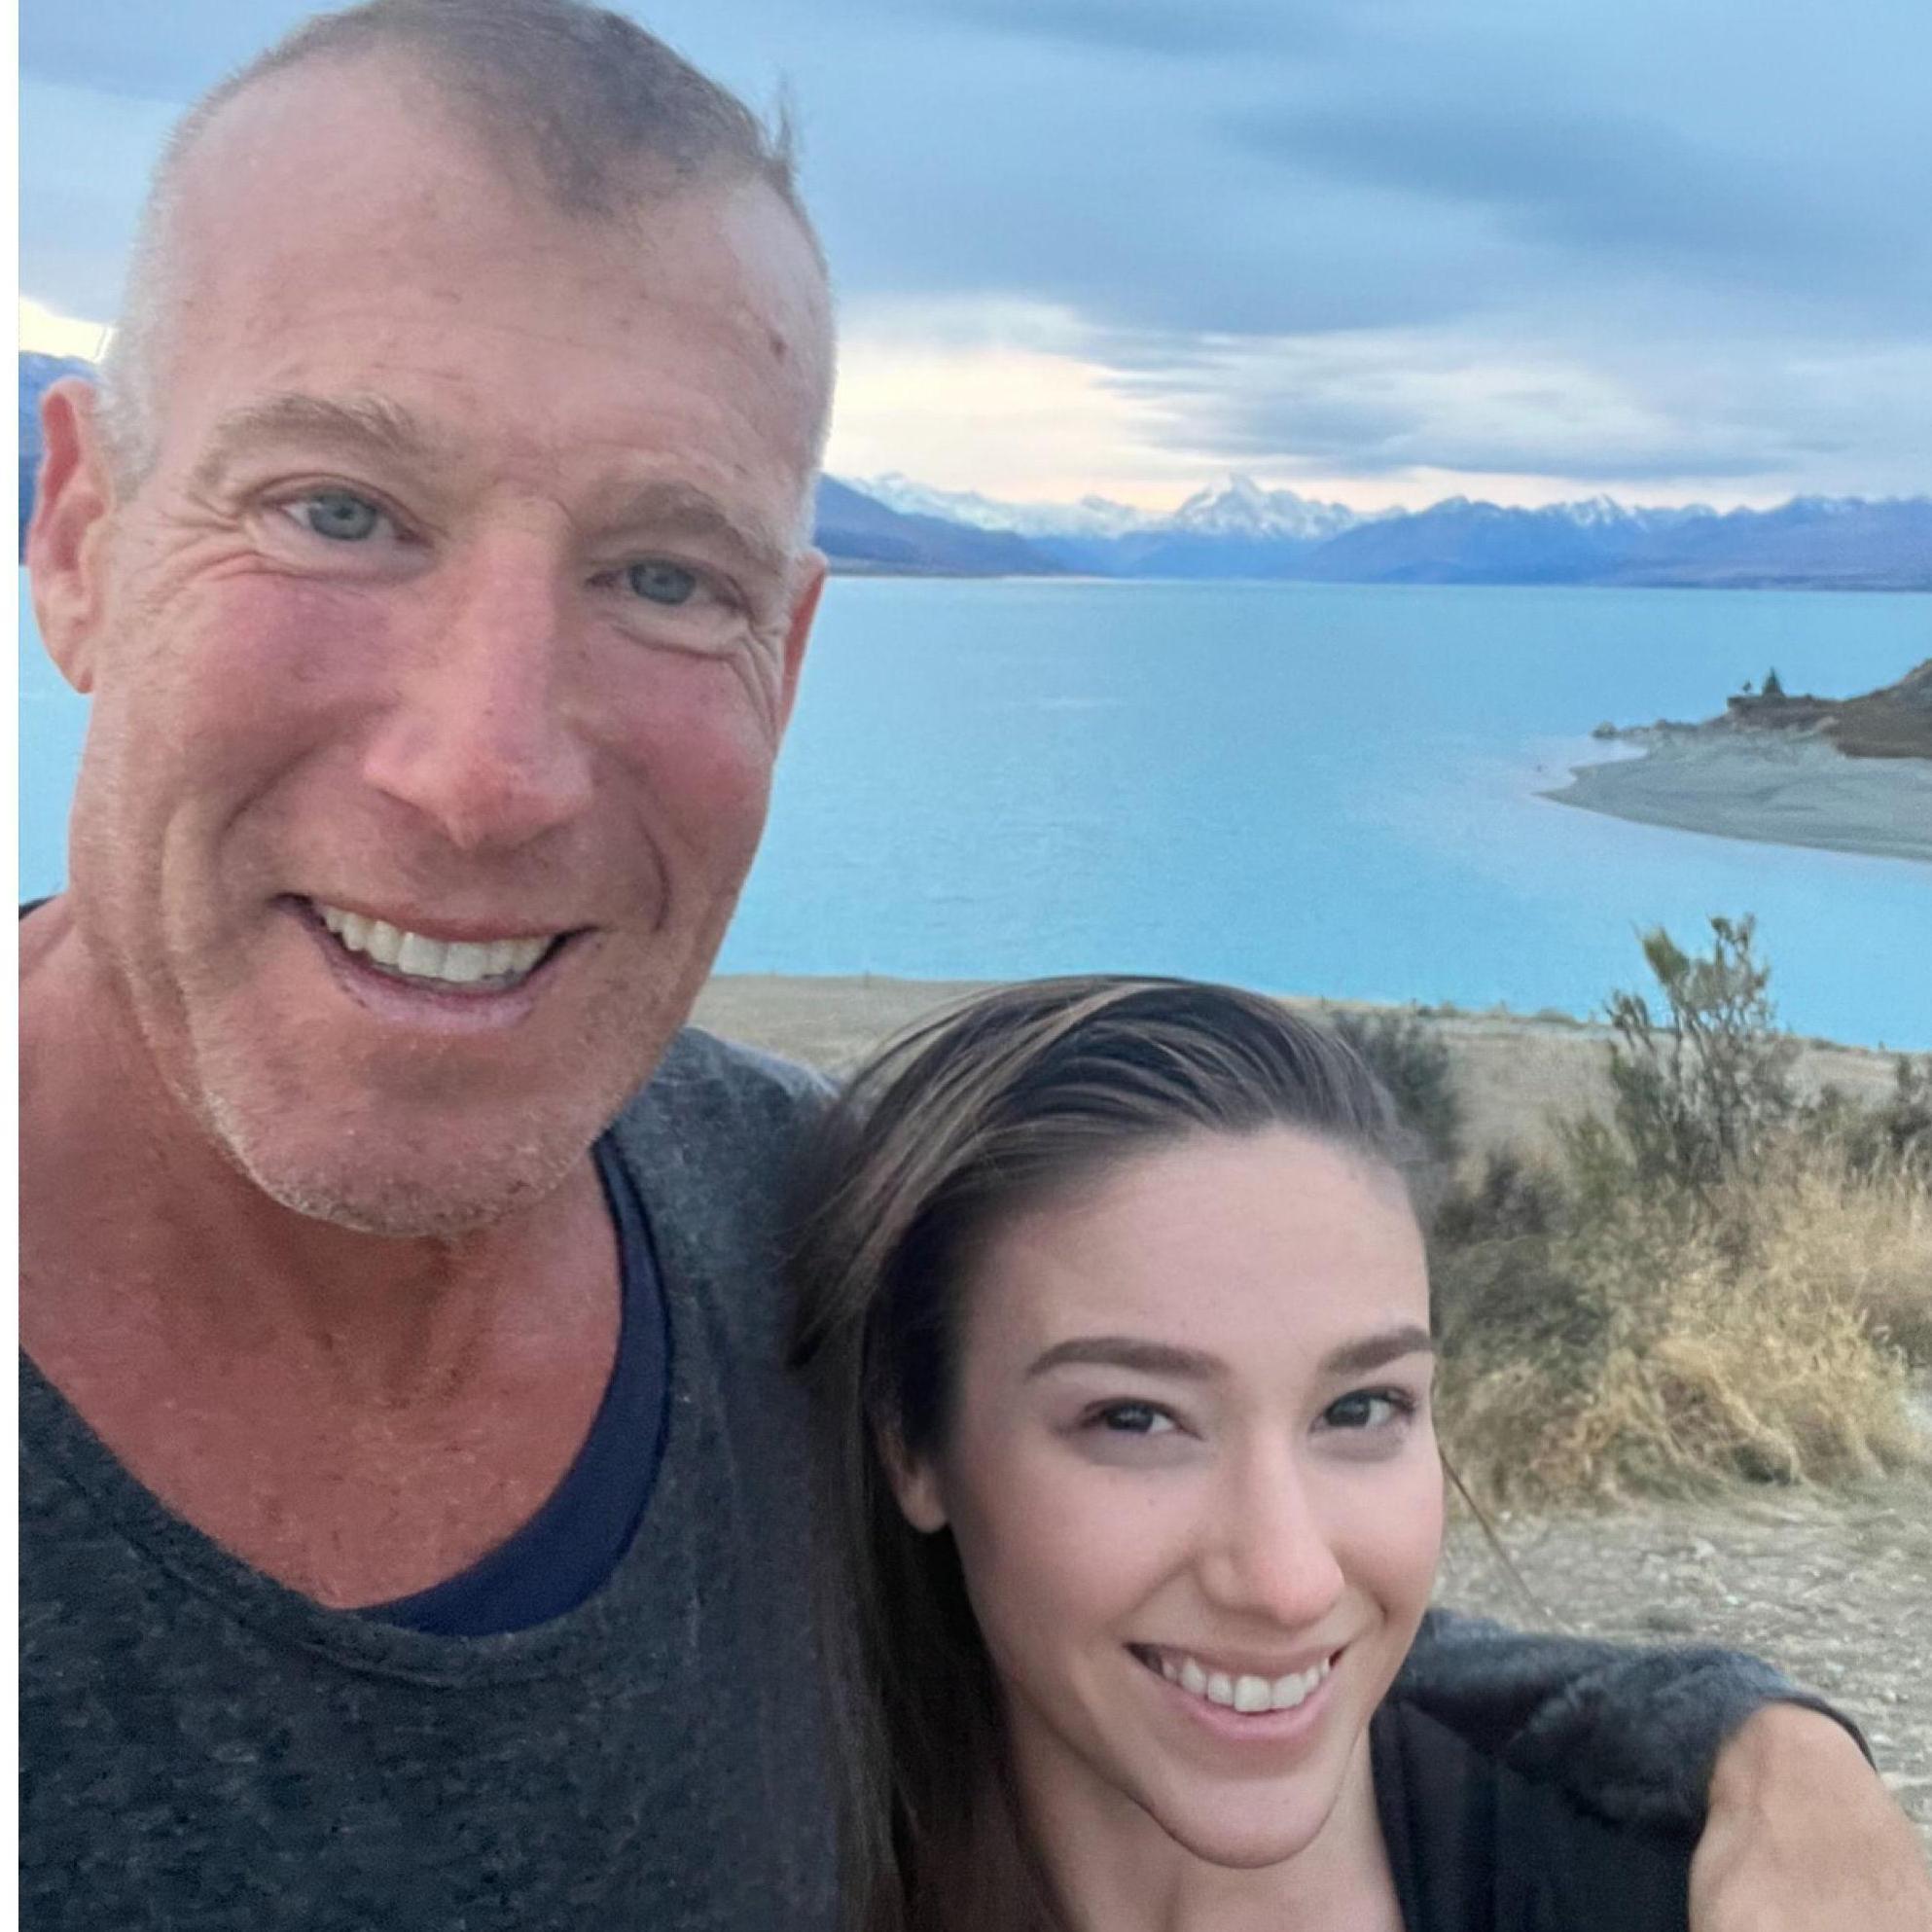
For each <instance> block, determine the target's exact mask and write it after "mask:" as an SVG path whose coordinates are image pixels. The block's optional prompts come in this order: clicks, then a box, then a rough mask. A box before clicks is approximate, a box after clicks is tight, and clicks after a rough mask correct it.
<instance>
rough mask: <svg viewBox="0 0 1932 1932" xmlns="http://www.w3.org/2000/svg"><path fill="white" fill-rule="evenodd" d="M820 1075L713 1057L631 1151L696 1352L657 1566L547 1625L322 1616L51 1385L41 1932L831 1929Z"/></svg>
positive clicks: (33, 1433) (37, 1531)
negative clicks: (790, 1226) (791, 1185)
mask: <svg viewBox="0 0 1932 1932" xmlns="http://www.w3.org/2000/svg"><path fill="white" fill-rule="evenodd" d="M810 1091H811V1076H808V1075H805V1074H803V1073H802V1072H800V1071H799V1070H798V1069H795V1068H788V1067H785V1066H783V1065H782V1064H781V1063H779V1062H776V1061H771V1060H768V1059H765V1058H763V1057H762V1056H757V1055H749V1054H745V1053H742V1052H739V1051H738V1050H735V1049H731V1048H727V1047H724V1046H723V1045H721V1044H720V1043H719V1042H717V1041H715V1040H712V1039H710V1038H708V1037H707V1036H705V1035H703V1034H699V1033H696V1032H688V1033H686V1034H684V1035H683V1036H681V1038H680V1039H679V1040H678V1041H677V1043H676V1044H675V1045H674V1046H673V1048H672V1050H671V1052H670V1054H669V1055H667V1057H666V1059H665V1061H664V1064H663V1066H662V1068H661V1070H660V1071H659V1073H658V1075H657V1077H656V1078H655V1079H654V1080H653V1081H652V1083H651V1085H650V1086H649V1088H648V1089H647V1090H646V1091H645V1092H644V1093H643V1094H642V1095H641V1096H640V1097H639V1098H638V1099H637V1100H636V1101H634V1102H633V1103H632V1104H631V1106H630V1107H629V1108H628V1109H627V1110H626V1114H625V1116H624V1117H623V1118H622V1119H621V1121H620V1122H619V1123H618V1127H617V1130H616V1131H617V1141H618V1147H619V1150H620V1152H621V1154H622V1156H623V1158H624V1159H625V1161H626V1163H627V1164H628V1166H629V1169H630V1171H631V1173H632V1175H633V1176H634V1178H635V1180H636V1182H637V1186H638V1189H639V1192H640V1194H641V1195H642V1198H643V1199H644V1201H645V1203H646V1205H647V1208H648V1210H649V1213H650V1217H651V1226H652V1230H653V1233H654V1234H655V1236H656V1239H657V1243H658V1250H659V1260H660V1263H661V1266H662V1283H663V1293H664V1298H665V1305H666V1308H667V1312H668V1316H669V1326H670V1333H671V1364H672V1366H671V1390H670V1417H669V1424H668V1428H667V1431H666V1436H665V1442H664V1453H663V1460H662V1464H661V1466H660V1469H659V1472H658V1480H657V1485H656V1487H655V1489H654V1490H653V1493H652V1496H651V1501H650V1504H649V1507H648V1508H647V1510H646V1513H645V1516H644V1520H643V1521H642V1523H641V1525H640V1527H639V1530H638V1533H637V1536H636V1538H635V1540H634V1542H633V1543H632V1545H631V1547H630V1549H629V1551H628V1553H627V1554H626V1556H625V1557H624V1559H623V1560H622V1562H621V1563H620V1564H619V1566H618V1568H617V1570H616V1572H615V1573H614V1574H613V1575H612V1577H611V1578H610V1580H609V1581H608V1583H606V1585H605V1586H604V1587H603V1588H602V1589H601V1590H599V1591H598V1592H595V1594H593V1595H592V1596H591V1597H590V1599H589V1600H588V1601H587V1602H585V1603H582V1604H580V1605H579V1606H578V1607H577V1608H576V1609H575V1610H572V1611H570V1612H568V1613H567V1614H566V1615H564V1616H562V1617H559V1618H557V1619H555V1621H553V1622H551V1623H548V1624H543V1625H539V1626H538V1627H536V1628H533V1629H527V1630H520V1631H515V1632H511V1633H509V1634H507V1635H501V1636H493V1637H480V1638H447V1637H439V1636H429V1635H425V1634H422V1633H420V1632H418V1631H413V1630H408V1629H401V1628H391V1627H388V1626H385V1625H382V1624H380V1623H376V1622H372V1621H370V1620H369V1619H366V1618H362V1617H357V1616H353V1615H349V1614H345V1613H341V1612H338V1611H332V1610H327V1609H324V1608H322V1607H321V1606H320V1605H318V1604H316V1603H314V1602H312V1601H310V1600H309V1599H308V1598H306V1597H304V1596H302V1595H300V1594H299V1593H297V1592H294V1591H290V1590H287V1589H284V1588H283V1587H282V1586H280V1585H279V1584H276V1583H274V1582H272V1581H270V1580H269V1579H268V1577H266V1576H263V1575H261V1574H260V1573H259V1572H257V1571H255V1570H253V1569H251V1568H250V1567H248V1566H247V1565H245V1564H243V1563H241V1562H239V1561H237V1560H236V1559H235V1558H234V1557H233V1556H230V1555H228V1554H227V1553H226V1552H225V1551H223V1550H222V1549H220V1548H219V1547H218V1546H217V1545H216V1544H215V1543H213V1542H212V1541H211V1540H210V1539H209V1538H207V1537H205V1536H203V1535H202V1534H201V1533H200V1532H199V1531H198V1530H197V1529H195V1528H193V1527H192V1526H191V1525H189V1524H188V1523H186V1522H184V1521H181V1520H180V1519H179V1518H177V1517H175V1516H173V1515H172V1514H170V1513H169V1512H168V1511H167V1510H165V1509H164V1508H162V1507H161V1504H160V1503H159V1502H158V1501H157V1500H156V1499H155V1497H154V1496H153V1495H151V1494H150V1493H149V1492H148V1491H147V1490H146V1489H145V1488H143V1487H142V1486H141V1485H139V1484H138V1483H136V1482H135V1481H134V1480H133V1479H132V1478H131V1477H130V1476H129V1475H128V1474H127V1472H126V1471H125V1469H124V1468H123V1467H122V1466H121V1465H120V1463H119V1462H117V1461H116V1460H115V1459H114V1457H113V1456H111V1455H110V1454H109V1453H108V1452H107V1450H106V1449H104V1448H103V1447H102V1445H101V1444H100V1443H99V1441H98V1440H97V1439H96V1438H95V1437H94V1435H93V1434H92V1432H91V1431H90V1430H89V1428H88V1427H87V1425H86V1424H85V1423H84V1422H83V1421H82V1420H81V1419H80V1417H79V1416H78V1415H77V1414H76V1413H74V1412H73V1410H72V1409H70V1408H69V1407H68V1405H67V1404H66V1403H65V1402H64V1401H63V1400H62V1398H61V1397H60V1396H59V1394H58V1393H57V1392H56V1391H55V1390H54V1388H53V1387H52V1386H51V1385H50V1384H49V1383H48V1382H47V1381H46V1380H45V1379H44V1378H43V1377H41V1376H40V1375H39V1374H38V1373H37V1372H36V1371H34V1370H33V1369H32V1368H31V1366H25V1365H23V1368H22V1374H21V1394H20V1408H21V1425H22V1436H23V1460H22V1472H21V1479H20V1492H21V1511H22V1529H21V1544H20V1570H21V1620H20V1637H21V1669H20V1733H21V1814H20V1847H21V1878H20V1910H21V1915H22V1922H23V1924H25V1925H27V1926H29V1927H33V1928H36V1932H38V1928H42V1927H55V1926H59V1927H69V1926H71V1927H76V1928H79V1927H83V1926H85V1927H89V1928H93V1932H106V1928H113V1929H114V1932H133V1929H134V1928H137V1927H146V1926H153V1927H170V1928H172V1927H183V1928H186V1927H194V1928H197V1932H201V1928H207V1932H215V1928H223V1932H228V1928H233V1932H243V1928H246V1932H261V1928H263V1927H265V1926H284V1925H285V1926H292V1927H293V1926H300V1927H303V1928H304V1932H336V1928H340V1932H351V1928H353V1929H354V1932H374V1928H382V1932H391V1928H393V1929H394V1932H511V1928H515V1929H516V1932H550V1928H556V1932H564V1928H569V1932H628V1928H631V1927H636V1928H640V1929H641V1928H644V1927H651V1928H662V1932H700V1928H701V1929H702V1932H727V1928H730V1932H752V1928H757V1932H769V1928H772V1927H777V1926H784V1927H787V1928H798V1929H799V1932H813V1928H817V1927H829V1926H830V1925H831V1923H832V1922H833V1915H834V1903H835V1878H834V1848H833V1827H832V1819H831V1816H830V1812H829V1804H830V1800H829V1797H828V1794H827V1788H826V1780H825V1778H824V1775H823V1771H822V1763H821V1752H822V1744H821V1733H822V1725H821V1723H820V1712H819V1705H818V1700H817V1693H816V1690H815V1688H814V1686H815V1679H814V1671H813V1656H812V1646H811V1636H810V1625H809V1619H808V1616H807V1614H806V1602H805V1598H806V1591H807V1580H808V1575H809V1571H808V1568H807V1539H808V1534H809V1523H808V1520H807V1518H808V1512H807V1507H806V1491H805V1482H804V1456H805V1418H804V1413H803V1403H802V1397H801V1395H800V1393H799V1391H798V1389H797V1388H796V1387H795V1386H793V1385H792V1384H791V1383H790V1382H789V1380H788V1379H787V1378H786V1377H785V1376H784V1375H783V1373H782V1370H781V1366H780V1364H781V1354H782V1346H783V1329H782V1314H783V1310H782V1306H781V1302H780V1297H779V1295H778V1293H777V1291H776V1287H775V1274H774V1252H773V1243H774V1240H775V1234H776V1227H775V1218H776V1212H777V1202H778V1189H779V1186H780V1183H781V1180H782V1175H783V1170H784V1168H785V1165H786V1158H787V1153H788V1149H789V1146H790V1142H791V1138H792V1135H793V1133H794V1132H795V1131H796V1127H797V1124H798V1122H799V1120H800V1118H801V1114H802V1102H803V1101H804V1100H805V1097H806V1095H807V1094H808V1093H809V1092H810Z"/></svg>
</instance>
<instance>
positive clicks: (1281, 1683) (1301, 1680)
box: [1142, 1650, 1332, 1715]
mask: <svg viewBox="0 0 1932 1932" xmlns="http://www.w3.org/2000/svg"><path fill="white" fill-rule="evenodd" d="M1142 1656H1143V1661H1144V1662H1146V1663H1149V1664H1152V1665H1153V1666H1154V1667H1155V1668H1156V1669H1157V1670H1159V1671H1160V1673H1161V1674H1162V1676H1163V1677H1164V1678H1166V1680H1167V1681H1168V1683H1170V1684H1178V1685H1179V1686H1180V1688H1181V1689H1182V1690H1184V1691H1186V1692H1187V1693H1188V1694H1189V1695H1190V1696H1192V1697H1197V1698H1200V1699H1204V1700H1205V1701H1206V1702H1208V1703H1211V1704H1222V1705H1224V1706H1226V1707H1227V1708H1228V1709H1230V1710H1236V1711H1241V1712H1244V1713H1247V1714H1249V1715H1253V1714H1255V1713H1256V1712H1259V1711H1265V1710H1293V1709H1294V1708H1295V1706H1296V1705H1297V1704H1299V1703H1302V1702H1304V1701H1306V1699H1307V1698H1308V1697H1309V1695H1310V1694H1311V1693H1312V1692H1313V1691H1314V1690H1315V1689H1316V1688H1317V1687H1318V1686H1319V1685H1320V1683H1321V1681H1322V1679H1323V1678H1324V1677H1326V1676H1327V1675H1328V1673H1329V1668H1330V1664H1331V1662H1332V1660H1331V1659H1328V1658H1323V1659H1322V1661H1321V1662H1320V1663H1319V1664H1313V1665H1311V1666H1310V1667H1309V1668H1308V1669H1306V1670H1291V1671H1290V1672H1289V1673H1288V1674H1287V1675H1286V1676H1285V1677H1272V1678H1270V1677H1251V1676H1246V1675H1242V1676H1238V1677H1237V1676H1234V1675H1232V1674H1231V1673H1230V1672H1228V1671H1226V1670H1210V1669H1208V1667H1207V1666H1206V1665H1205V1664H1202V1663H1200V1662H1199V1659H1197V1658H1193V1657H1188V1656H1186V1655H1178V1656H1177V1655H1174V1654H1171V1653H1169V1652H1167V1651H1164V1650H1163V1651H1147V1652H1144V1653H1142Z"/></svg>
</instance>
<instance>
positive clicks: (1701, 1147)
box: [1608, 918, 1798, 1189]
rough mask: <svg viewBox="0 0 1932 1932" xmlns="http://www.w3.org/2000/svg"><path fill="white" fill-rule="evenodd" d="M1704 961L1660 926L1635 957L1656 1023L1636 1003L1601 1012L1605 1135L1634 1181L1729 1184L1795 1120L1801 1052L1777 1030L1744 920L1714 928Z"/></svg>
mask: <svg viewBox="0 0 1932 1932" xmlns="http://www.w3.org/2000/svg"><path fill="white" fill-rule="evenodd" d="M1710 928H1711V939H1712V944H1711V949H1710V953H1709V955H1708V957H1705V956H1701V955H1697V954H1692V953H1687V952H1685V951H1683V950H1682V949H1681V948H1679V947H1678V946H1677V945H1676V943H1675V942H1674V941H1673V940H1672V939H1671V937H1670V935H1669V934H1668V933H1667V932H1666V931H1664V928H1663V927H1662V926H1659V927H1657V928H1655V929H1654V930H1653V931H1651V932H1648V933H1646V934H1644V936H1643V941H1642V944H1643V954H1644V958H1645V960H1646V962H1647V963H1648V964H1649V966H1650V970H1651V973H1652V975H1653V976H1654V977H1655V979H1656V981H1657V984H1658V987H1659V989H1660V990H1661V991H1662V993H1663V995H1664V1007H1665V1017H1664V1019H1662V1020H1654V1019H1653V1018H1652V1017H1651V1010H1650V1005H1649V1002H1648V1001H1647V1000H1646V999H1645V998H1644V996H1643V995H1642V994H1641V993H1632V992H1616V993H1612V994H1611V996H1610V1001H1609V1009H1608V1010H1609V1017H1610V1024H1611V1025H1612V1027H1613V1028H1615V1030H1616V1034H1617V1041H1616V1044H1615V1045H1614V1046H1613V1047H1612V1048H1611V1051H1610V1085H1611V1091H1612V1093H1613V1095H1614V1100H1613V1103H1612V1118H1613V1124H1614V1126H1615V1127H1616V1129H1617V1131H1618V1133H1619V1134H1620V1135H1621V1137H1622V1139H1623V1141H1624V1143H1625V1146H1626V1148H1627V1149H1628V1154H1629V1158H1630V1160H1631V1162H1632V1163H1633V1164H1634V1167H1635V1171H1636V1175H1637V1178H1638V1179H1639V1180H1640V1181H1643V1182H1646V1183H1650V1184H1655V1185H1663V1186H1671V1187H1690V1188H1694V1189H1695V1188H1707V1187H1710V1186H1712V1185H1713V1184H1715V1183H1716V1182H1718V1181H1720V1180H1722V1179H1723V1178H1724V1177H1725V1176H1726V1175H1727V1174H1731V1173H1735V1172H1736V1171H1737V1170H1738V1168H1739V1167H1740V1166H1741V1165H1742V1164H1743V1163H1746V1162H1747V1161H1749V1160H1750V1159H1751V1158H1752V1156H1753V1155H1755V1154H1756V1153H1757V1152H1758V1151H1759V1150H1760V1149H1761V1148H1762V1146H1763V1145H1764V1143H1765V1140H1766V1137H1767V1135H1769V1134H1771V1132H1773V1131H1775V1130H1776V1129H1777V1128H1778V1127H1781V1126H1783V1125H1784V1123H1785V1122H1787V1121H1788V1120H1790V1119H1791V1117H1792V1115H1793V1113H1794V1111H1795V1110H1796V1106H1797V1101H1796V1098H1795V1096H1794V1094H1793V1091H1792V1086H1791V1065H1792V1061H1793V1060H1794V1059H1795V1058H1796V1057H1797V1052H1798V1050H1797V1047H1796V1045H1795V1044H1794V1043H1793V1042H1792V1041H1791V1040H1790V1039H1788V1038H1787V1037H1786V1036H1785V1035H1783V1034H1781V1033H1779V1032H1778V1031H1777V1030H1776V1018H1777V1016H1776V1011H1775V1009H1774V1008H1773V1007H1772V1005H1771V999H1770V997H1769V994H1768V992H1767V990H1766V989H1767V987H1768V985H1769V984H1770V981H1771V969H1770V967H1769V966H1767V965H1765V964H1764V963H1763V962H1762V961H1761V960H1759V959H1758V958H1757V957H1756V956H1755V954H1754V953H1753V951H1752V940H1753V938H1754V936H1755V933H1756V925H1755V922H1754V921H1753V920H1751V919H1749V918H1745V919H1740V920H1737V921H1735V922H1733V921H1732V920H1730V919H1724V918H1714V919H1712V920H1711V922H1710Z"/></svg>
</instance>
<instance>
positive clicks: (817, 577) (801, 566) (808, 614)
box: [778, 550, 827, 731]
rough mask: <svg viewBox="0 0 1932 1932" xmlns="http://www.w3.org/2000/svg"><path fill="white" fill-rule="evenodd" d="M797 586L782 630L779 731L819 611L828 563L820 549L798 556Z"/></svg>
mask: <svg viewBox="0 0 1932 1932" xmlns="http://www.w3.org/2000/svg"><path fill="white" fill-rule="evenodd" d="M797 569H798V579H797V589H796V590H794V591H793V592H792V615H791V621H790V623H789V624H788V626H786V630H785V665H784V680H785V681H784V684H783V686H782V693H781V696H780V698H779V709H778V725H779V729H780V730H781V731H782V730H783V729H784V727H785V726H787V725H789V724H790V723H791V722H792V706H793V704H794V703H795V702H796V701H797V699H798V695H799V672H800V671H801V670H802V669H804V667H805V644H806V643H807V641H808V640H809V639H810V637H811V621H812V619H813V618H815V617H816V616H817V615H818V600H819V597H820V595H821V594H822V593H823V592H824V590H825V578H826V571H827V565H826V561H825V553H824V552H823V551H817V550H808V551H806V552H805V555H803V556H801V557H800V558H799V560H798V565H797Z"/></svg>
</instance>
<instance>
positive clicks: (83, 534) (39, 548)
mask: <svg viewBox="0 0 1932 1932" xmlns="http://www.w3.org/2000/svg"><path fill="white" fill-rule="evenodd" d="M40 427H41V458H40V482H39V484H38V486H37V487H36V489H35V491H34V509H33V521H32V523H31V524H30V525H29V526H28V528H27V544H26V561H27V574H28V576H29V578H30V579H31V581H32V585H33V607H34V617H35V619H36V621H37V622H38V624H39V626H40V634H41V637H42V639H43V641H44V642H45V643H46V645H47V654H48V656H49V657H51V658H52V659H53V660H54V663H55V664H57V665H58V666H59V668H60V675H61V676H62V677H64V678H65V679H66V680H67V682H68V683H69V684H71V685H72V686H73V687H74V689H75V690H76V691H78V692H81V693H83V694H85V693H87V692H90V691H91V690H92V689H93V682H94V670H95V663H94V648H95V642H96V638H97V635H98V632H99V628H100V618H101V611H102V604H103V599H104V596H105V589H106V551H107V539H108V532H109V528H110V525H111V522H112V519H113V513H114V482H113V476H112V469H111V465H110V464H109V461H108V456H107V449H106V446H105V443H104V440H103V438H102V435H101V430H100V418H99V400H98V397H97V396H96V394H95V391H94V387H93V384H92V383H90V382H88V381H86V380H84V379H83V378H82V377H80V376H62V377H61V378H60V380H59V381H58V382H56V383H54V385H53V386H52V387H51V388H49V390H48V391H47V393H46V394H45V395H44V396H42V397H41V399H40Z"/></svg>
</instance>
